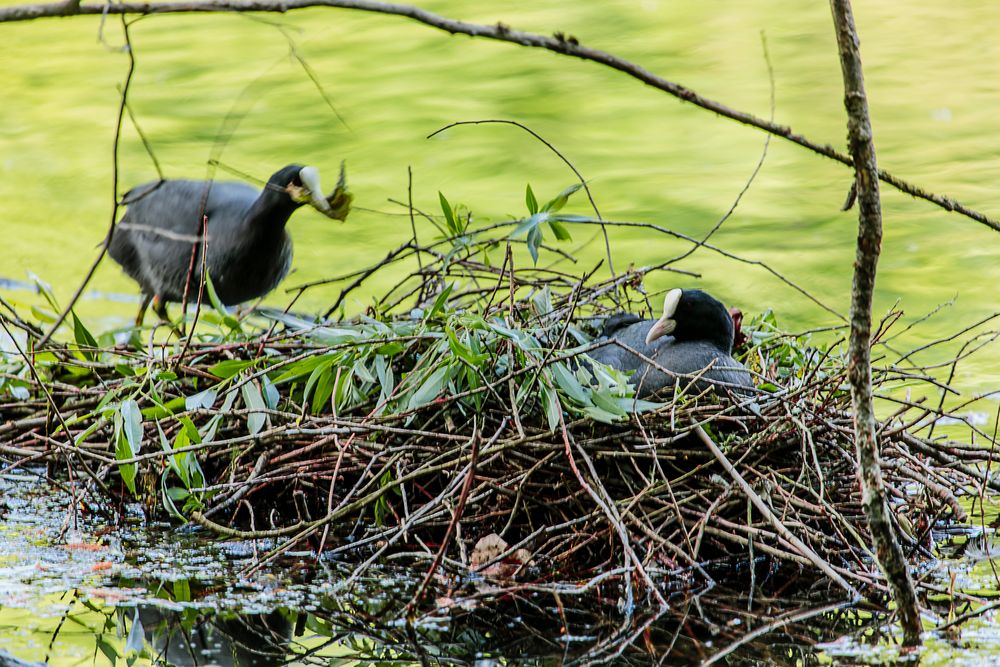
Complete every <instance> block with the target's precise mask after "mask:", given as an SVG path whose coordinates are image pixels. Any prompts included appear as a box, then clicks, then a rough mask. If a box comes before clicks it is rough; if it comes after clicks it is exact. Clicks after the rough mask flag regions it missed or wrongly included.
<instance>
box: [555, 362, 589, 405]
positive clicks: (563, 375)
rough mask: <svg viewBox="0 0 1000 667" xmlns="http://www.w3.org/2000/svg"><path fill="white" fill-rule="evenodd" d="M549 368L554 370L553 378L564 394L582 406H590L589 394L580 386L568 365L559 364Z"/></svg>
mask: <svg viewBox="0 0 1000 667" xmlns="http://www.w3.org/2000/svg"><path fill="white" fill-rule="evenodd" d="M549 368H550V369H552V377H553V379H555V381H556V385H558V387H559V389H561V390H562V393H564V394H566V395H567V396H568V397H570V398H571V399H573V400H574V401H576V402H577V403H580V404H582V405H589V404H590V399H589V398H588V397H587V393H586V392H585V391H584V390H583V387H582V386H580V382H579V381H578V380H577V379H576V376H575V375H573V374H572V373H570V371H569V369H568V368H566V364H564V363H562V362H557V363H554V364H552V365H551V366H549Z"/></svg>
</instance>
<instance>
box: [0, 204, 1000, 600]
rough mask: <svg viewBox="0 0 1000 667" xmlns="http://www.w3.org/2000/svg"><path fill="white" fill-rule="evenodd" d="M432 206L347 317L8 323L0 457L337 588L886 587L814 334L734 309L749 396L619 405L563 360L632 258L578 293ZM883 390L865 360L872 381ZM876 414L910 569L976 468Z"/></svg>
mask: <svg viewBox="0 0 1000 667" xmlns="http://www.w3.org/2000/svg"><path fill="white" fill-rule="evenodd" d="M452 214H453V215H452V216H451V217H449V218H448V221H447V224H448V232H449V234H447V235H446V238H445V239H443V240H442V241H439V242H437V243H435V244H432V245H430V246H417V245H416V243H415V242H409V243H407V244H405V245H403V246H401V247H400V248H398V249H396V250H395V251H393V252H392V253H390V254H389V255H388V256H387V257H386V259H385V260H383V261H382V262H380V263H379V264H377V265H375V266H373V267H371V268H370V269H368V270H366V271H363V272H358V273H355V274H352V275H350V276H346V277H341V278H340V279H339V280H341V281H342V284H346V285H347V286H346V287H344V288H343V291H342V293H341V296H340V298H338V299H337V301H336V303H334V304H333V307H332V308H331V312H336V311H337V310H338V308H339V306H340V304H341V302H342V301H343V297H344V296H345V295H346V294H348V293H350V292H351V291H352V290H354V289H356V288H358V287H359V286H361V285H363V284H364V281H365V280H366V279H367V278H368V277H370V276H372V275H374V274H375V273H376V272H378V271H386V270H392V271H396V272H397V274H398V275H403V276H405V277H404V278H403V279H401V280H399V281H398V282H397V284H396V286H395V287H393V289H392V290H390V291H389V292H388V293H386V294H383V295H381V298H380V299H379V300H377V301H376V302H375V303H376V304H377V305H375V306H373V307H371V308H370V309H369V310H368V312H367V313H366V314H365V315H364V316H360V317H355V318H353V319H347V320H343V321H340V320H331V319H324V318H316V319H313V318H307V317H302V316H296V315H291V314H289V313H288V312H278V311H273V312H270V311H265V310H258V311H256V312H255V313H251V314H249V315H246V316H244V317H243V318H242V319H237V318H235V317H233V316H232V315H231V314H229V313H226V312H223V311H218V312H216V311H215V310H214V309H212V307H211V305H210V304H207V303H206V304H202V305H201V306H200V308H199V315H198V317H199V319H200V323H199V325H198V328H197V329H195V331H196V333H194V334H189V335H187V336H186V337H185V338H182V339H178V338H177V337H176V336H175V335H173V334H170V333H168V332H167V330H166V328H161V329H159V330H157V331H155V332H154V333H153V334H149V333H148V332H146V331H142V332H131V333H132V334H134V335H133V340H132V342H131V343H130V344H122V343H120V342H119V343H116V342H114V340H112V339H111V338H110V336H109V337H106V338H101V337H94V336H92V335H91V334H90V333H89V332H88V331H87V329H86V328H85V327H84V326H83V324H82V323H80V322H78V321H77V322H76V326H75V336H74V337H75V342H74V343H69V344H65V345H60V346H56V347H51V348H49V349H46V350H44V351H43V350H34V349H32V342H33V341H34V340H35V333H34V327H33V326H32V325H30V324H29V323H28V322H26V321H24V320H23V319H21V318H20V317H19V316H18V315H17V313H15V312H13V311H11V312H10V313H8V314H6V315H5V316H4V321H5V327H6V328H8V330H9V331H13V332H17V331H19V330H20V331H21V332H22V333H20V334H18V335H14V336H13V339H14V340H15V341H18V345H17V349H16V350H15V349H13V348H12V349H11V351H10V352H9V353H7V354H5V356H4V357H3V364H4V367H3V369H2V371H3V373H2V375H0V377H2V378H3V380H2V383H0V401H2V402H0V412H2V417H3V418H2V420H0V442H2V446H0V453H2V455H3V457H4V458H5V459H6V460H7V461H8V462H9V463H8V465H18V464H21V463H24V462H35V461H39V460H44V461H46V462H48V464H49V465H50V467H51V469H52V474H53V476H57V477H61V478H62V479H64V480H65V479H67V476H66V475H65V474H64V475H59V474H58V473H59V471H60V470H63V469H65V470H68V471H69V476H68V479H70V480H73V481H74V483H76V482H80V481H83V482H86V483H87V484H89V485H91V487H92V488H93V489H95V490H101V491H102V492H103V493H105V494H110V495H111V496H112V497H116V498H120V499H122V500H129V499H138V500H140V501H142V502H143V503H144V504H145V505H146V506H147V508H148V509H149V511H151V512H158V513H165V514H170V515H172V516H174V517H177V518H178V519H180V520H183V521H194V522H197V523H199V524H201V525H202V526H204V527H206V528H207V529H210V530H212V531H214V532H216V533H218V534H220V535H223V536H227V537H230V538H264V537H266V538H271V539H273V540H276V542H275V543H276V544H277V546H276V547H275V548H274V549H272V550H271V551H270V552H268V556H269V557H276V556H278V555H280V554H281V553H283V552H284V551H286V550H288V549H290V548H293V547H294V548H297V549H298V548H303V547H304V546H308V547H310V548H313V549H316V550H322V551H323V552H324V553H325V554H327V555H328V556H331V557H337V558H341V559H347V560H349V561H351V562H355V563H357V564H358V568H357V570H356V571H357V572H359V573H360V572H362V571H363V570H364V568H365V567H366V566H367V565H369V564H371V563H374V562H377V561H379V560H380V559H382V558H392V559H395V560H397V561H399V562H409V563H413V564H415V565H419V566H420V567H421V568H424V569H426V571H428V573H429V574H430V573H432V572H438V573H440V572H445V571H450V572H453V573H462V572H465V573H468V572H469V571H475V572H478V573H480V574H483V575H485V576H486V577H488V578H492V579H493V580H508V581H510V580H514V581H530V582H532V585H534V586H541V587H545V586H553V587H560V588H558V590H560V591H562V592H574V591H577V592H583V591H587V590H593V589H594V588H595V587H602V586H614V587H616V590H618V591H622V593H621V594H622V595H623V596H625V598H627V599H631V600H639V599H640V595H639V593H640V592H641V593H642V595H644V596H650V597H646V598H645V599H653V600H656V599H658V600H660V601H661V602H662V600H663V599H664V597H665V596H666V595H667V594H668V592H669V591H672V590H677V589H691V588H692V587H700V586H704V585H706V584H710V583H711V582H712V580H713V577H717V576H719V575H718V573H719V569H718V568H719V566H720V565H721V566H724V567H726V568H733V567H735V568H737V569H739V568H740V567H742V566H741V565H740V564H743V565H745V564H747V563H751V564H754V565H755V566H754V567H751V568H749V570H747V568H745V567H743V570H744V571H749V572H750V573H751V575H753V573H755V572H758V571H759V565H760V562H761V559H763V560H764V561H766V562H767V563H768V564H770V565H771V566H772V567H771V568H770V570H769V572H770V574H769V577H770V579H771V581H773V582H775V585H776V586H785V585H787V584H788V583H789V582H791V581H798V582H800V583H802V584H807V585H813V584H815V583H816V582H817V581H820V582H824V581H825V582H827V583H828V584H829V585H831V586H833V587H838V586H839V587H840V588H844V589H846V590H851V589H856V590H858V591H860V592H862V593H863V594H865V595H866V596H868V597H869V598H870V599H879V598H881V597H882V596H883V595H884V594H885V593H886V586H885V583H884V581H883V580H882V578H881V576H880V574H879V573H878V569H877V567H876V566H875V563H874V559H873V554H872V546H871V545H872V539H871V536H870V533H869V531H868V528H867V525H866V522H865V518H864V515H863V512H862V509H861V505H860V490H859V485H858V467H857V462H856V456H855V451H854V446H853V440H852V438H853V424H852V419H851V413H850V395H849V391H848V389H847V380H846V362H845V360H844V358H843V355H842V352H841V350H840V348H839V347H838V346H837V345H836V344H821V343H820V342H818V340H814V339H813V338H811V337H810V336H809V335H808V334H798V335H789V334H786V333H784V332H782V331H781V330H780V329H779V328H778V326H777V325H776V323H775V321H774V318H773V316H771V315H770V314H767V313H765V314H760V315H758V316H756V317H754V318H753V319H752V321H751V322H749V323H748V325H747V326H746V329H748V331H749V334H750V338H749V341H748V342H747V343H746V345H745V346H744V347H743V349H742V350H740V351H739V355H740V356H742V358H743V360H744V361H745V363H746V364H747V366H748V367H749V368H750V369H751V370H752V371H753V372H754V374H755V376H756V382H757V385H758V388H759V391H758V392H757V395H756V396H755V397H754V398H753V399H744V400H741V401H740V400H732V399H731V398H729V397H726V396H716V395H702V396H692V395H684V394H680V393H676V394H673V395H668V396H660V397H658V400H657V401H639V400H637V399H636V398H635V396H634V392H633V389H632V387H631V385H630V384H629V382H628V378H626V377H624V376H621V375H619V374H615V373H613V372H608V371H607V370H606V369H605V371H604V372H599V371H600V369H596V368H595V367H593V366H591V365H589V364H580V363H578V361H579V359H580V358H581V355H584V354H586V352H587V350H589V349H593V346H594V345H595V343H594V342H592V336H593V335H594V333H595V323H597V322H599V319H600V317H601V316H603V315H605V314H607V313H610V312H613V311H615V310H620V309H628V310H639V309H642V308H644V304H646V299H645V294H644V293H643V291H642V289H641V285H642V279H643V277H644V276H645V274H646V273H647V272H648V269H646V270H639V271H632V272H629V273H627V274H619V275H618V276H617V277H615V278H612V279H609V280H605V281H600V282H591V281H588V280H587V279H586V278H584V279H580V278H579V277H577V276H573V275H569V274H566V273H562V272H560V271H557V270H554V269H538V268H524V269H517V270H515V269H514V262H513V255H514V253H513V252H512V251H511V242H510V240H509V239H505V238H504V237H497V236H494V237H491V238H490V237H488V235H485V236H477V235H475V234H473V233H472V232H470V231H469V230H468V228H467V225H468V221H467V220H466V221H465V223H464V224H465V226H464V227H463V223H462V222H461V220H460V219H459V216H458V215H456V214H455V211H452ZM446 217H447V216H446ZM511 224H512V225H513V224H517V223H511ZM521 224H522V225H523V223H521ZM498 228H499V229H500V230H501V231H504V230H503V228H502V226H494V227H491V228H489V229H498ZM522 231H523V230H522ZM563 232H565V230H563ZM531 233H532V232H531V230H530V229H529V230H528V234H529V240H528V242H527V243H528V244H529V249H531V244H532V243H534V244H535V247H534V251H535V252H537V250H538V248H539V247H542V248H544V246H542V245H541V238H540V236H539V237H538V238H537V239H535V240H534V241H532V240H531ZM514 243H516V241H515V242H514ZM515 247H516V245H515ZM418 261H419V265H418V264H417V262H418ZM187 327H188V330H189V331H191V330H192V328H191V324H190V321H189V322H188V323H187ZM120 333H121V332H119V337H118V338H119V340H120V339H121V335H120ZM880 334H884V329H883V330H881V331H880ZM150 337H152V341H150ZM898 378H899V371H898V369H897V370H896V371H894V373H893V374H892V375H890V374H888V373H878V372H877V373H876V383H877V384H878V389H880V390H881V391H882V393H883V394H888V393H889V391H890V389H891V384H890V383H891V382H893V381H895V380H898ZM908 379H909V380H911V381H912V380H913V378H908ZM898 405H899V409H898V410H897V411H896V412H895V413H894V414H892V415H891V416H890V417H888V418H886V419H885V420H884V421H883V422H882V425H881V430H880V443H881V452H882V465H883V474H884V477H885V481H886V486H887V490H888V494H889V497H890V501H891V503H892V509H893V510H894V512H893V513H892V515H893V516H894V517H895V519H896V522H897V526H896V527H897V529H898V530H897V532H898V534H899V536H900V538H901V540H902V541H903V543H904V549H905V551H906V553H907V554H909V556H910V557H911V558H913V559H914V560H919V559H920V558H922V557H923V556H924V555H926V554H927V553H928V551H927V550H928V548H929V545H930V539H929V534H930V533H929V531H930V528H931V527H932V526H934V525H936V524H938V523H939V522H940V521H944V520H952V519H960V518H962V517H963V508H962V505H961V504H960V502H959V500H958V496H960V495H962V494H966V493H978V492H980V491H981V490H982V489H983V488H984V486H985V488H992V484H993V483H992V482H988V480H987V477H986V475H985V474H984V473H983V472H982V471H981V470H979V468H978V467H977V463H978V462H980V461H983V460H985V459H986V458H988V456H989V453H988V452H986V451H984V450H981V449H978V448H975V447H969V446H962V445H958V444H956V443H953V442H948V441H945V440H941V439H940V438H938V439H932V438H929V437H925V436H922V435H916V434H914V432H913V430H914V427H915V426H916V425H918V424H919V425H921V426H926V423H927V421H926V420H927V419H928V416H930V417H931V418H933V416H934V414H933V413H934V410H933V409H930V408H925V407H922V406H921V405H918V404H915V403H907V402H906V401H905V400H901V401H899V402H898ZM267 560H268V559H267V558H264V559H263V562H267ZM428 565H429V566H430V567H428ZM777 565H784V566H786V567H783V568H778V567H774V566H777ZM776 572H780V573H782V574H781V576H774V574H775V573H776ZM428 578H429V577H428ZM554 590H555V589H554Z"/></svg>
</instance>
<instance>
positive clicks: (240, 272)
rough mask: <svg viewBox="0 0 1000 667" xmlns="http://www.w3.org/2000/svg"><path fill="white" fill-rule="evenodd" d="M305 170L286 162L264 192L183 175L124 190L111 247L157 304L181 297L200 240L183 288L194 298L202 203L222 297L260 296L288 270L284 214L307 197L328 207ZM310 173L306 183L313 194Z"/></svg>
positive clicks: (210, 261)
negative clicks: (124, 207) (123, 206)
mask: <svg viewBox="0 0 1000 667" xmlns="http://www.w3.org/2000/svg"><path fill="white" fill-rule="evenodd" d="M310 169H311V168H303V167H301V166H299V165H289V166H287V167H285V168H283V169H281V170H280V171H278V172H276V173H275V174H274V175H273V176H272V177H271V179H270V181H269V182H268V183H267V185H266V186H265V187H264V190H263V191H258V190H256V189H255V188H253V187H251V186H249V185H245V184H243V183H214V182H212V183H210V182H208V181H184V180H176V181H174V180H171V181H161V182H159V183H157V182H153V183H146V184H144V185H140V186H138V187H135V188H133V189H132V190H130V191H129V192H128V193H127V194H126V195H125V198H124V202H125V204H127V205H128V210H127V211H126V212H125V215H124V216H123V217H122V219H121V222H119V224H118V226H117V228H116V229H115V233H114V237H113V238H112V241H111V246H110V248H109V249H108V250H109V252H110V254H111V257H112V258H113V259H114V260H115V261H116V262H118V263H119V264H121V265H122V268H124V269H125V272H126V273H127V274H128V275H129V276H131V277H132V278H133V279H135V281H136V282H138V283H139V285H140V286H141V288H142V291H143V294H144V295H146V297H147V301H148V300H149V299H150V298H154V299H156V301H157V302H158V303H160V304H162V302H164V301H181V300H182V299H183V298H184V286H185V283H186V282H187V277H188V268H189V266H190V265H191V250H192V247H193V246H194V245H195V244H197V250H196V255H195V260H194V268H193V273H192V275H191V283H190V286H189V287H188V299H189V300H194V299H196V298H197V291H198V286H199V285H200V284H201V264H202V261H201V244H200V242H198V239H199V234H200V231H201V228H202V219H201V213H202V201H203V200H204V201H205V207H204V214H205V215H206V216H208V254H207V256H206V258H205V264H206V266H207V267H208V273H209V275H210V276H211V277H212V284H213V285H214V286H215V289H216V292H217V293H218V295H219V299H220V300H221V301H222V302H223V303H224V304H226V305H233V304H237V303H242V302H244V301H249V300H251V299H255V298H257V297H260V296H263V295H265V294H267V293H268V292H270V291H271V290H272V289H274V288H275V287H276V286H277V285H278V283H279V282H281V279H282V278H284V277H285V275H286V274H287V273H288V270H289V268H290V267H291V262H292V239H291V237H289V235H288V232H287V231H285V223H286V222H288V218H289V217H290V216H291V215H292V213H294V212H295V210H296V209H297V208H299V207H300V206H301V205H302V204H303V203H304V201H305V197H307V196H308V197H312V198H313V200H314V201H315V200H317V199H318V200H319V202H320V204H323V205H326V202H325V200H323V199H322V193H319V192H316V193H313V192H311V189H310V188H309V187H307V186H306V185H304V184H303V182H302V177H303V175H305V174H307V173H308V171H309V170H310ZM312 171H313V172H314V171H315V170H312ZM315 178H316V180H315V183H310V185H312V186H314V187H313V188H312V189H315V190H317V191H318V176H315ZM306 180H312V179H311V178H307V179H306ZM206 191H207V200H206V199H205V196H206ZM326 207H327V208H329V206H328V205H327V206H326ZM140 316H141V314H140Z"/></svg>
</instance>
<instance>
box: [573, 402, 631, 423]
mask: <svg viewBox="0 0 1000 667" xmlns="http://www.w3.org/2000/svg"><path fill="white" fill-rule="evenodd" d="M583 413H584V414H585V415H587V416H588V417H590V418H591V419H593V420H594V421H598V422H601V423H603V424H614V423H615V422H619V421H621V420H622V419H623V417H622V416H621V415H619V414H615V413H613V412H608V411H607V410H602V409H601V408H597V407H594V406H587V407H585V408H583Z"/></svg>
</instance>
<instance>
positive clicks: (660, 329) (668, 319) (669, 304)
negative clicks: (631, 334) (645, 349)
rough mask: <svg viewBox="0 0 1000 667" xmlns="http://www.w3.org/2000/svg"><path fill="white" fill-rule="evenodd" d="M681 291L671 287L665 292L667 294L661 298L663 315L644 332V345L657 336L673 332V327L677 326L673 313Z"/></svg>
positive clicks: (660, 336) (675, 310)
mask: <svg viewBox="0 0 1000 667" xmlns="http://www.w3.org/2000/svg"><path fill="white" fill-rule="evenodd" d="M683 293H684V291H683V290H680V289H672V290H670V291H669V292H667V296H666V297H664V299H663V315H661V316H660V319H658V320H656V322H655V323H654V324H653V326H652V327H650V329H649V332H648V333H647V334H646V345H649V344H650V343H652V342H653V341H654V340H656V339H657V338H662V337H663V336H666V335H668V334H671V333H673V332H674V329H676V328H677V320H675V319H674V313H676V312H677V304H679V303H680V301H681V295H682V294H683Z"/></svg>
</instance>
